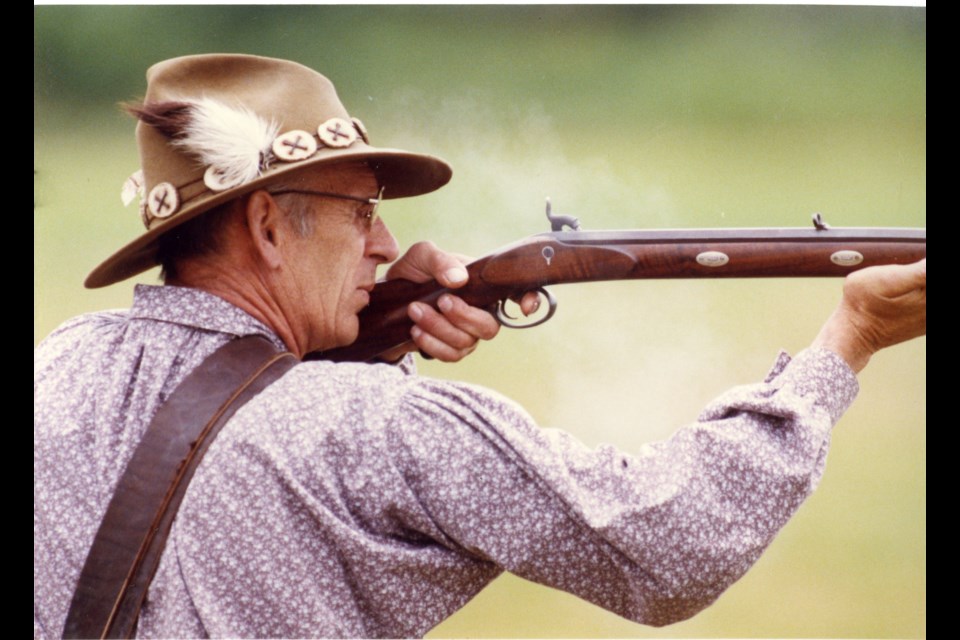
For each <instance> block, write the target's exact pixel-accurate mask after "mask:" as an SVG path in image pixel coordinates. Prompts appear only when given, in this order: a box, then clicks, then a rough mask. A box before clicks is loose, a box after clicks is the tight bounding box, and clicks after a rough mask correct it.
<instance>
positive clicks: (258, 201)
mask: <svg viewBox="0 0 960 640" xmlns="http://www.w3.org/2000/svg"><path fill="white" fill-rule="evenodd" d="M244 214H245V217H246V222H247V231H248V233H249V234H250V240H251V242H252V244H253V247H254V249H255V250H256V252H257V254H258V255H259V256H260V258H261V259H262V260H263V261H264V263H266V265H267V266H268V267H269V268H271V269H277V268H279V267H280V265H281V264H283V255H282V253H281V251H280V247H281V243H282V242H283V241H284V240H285V238H284V237H283V234H284V233H285V232H286V231H287V227H286V225H284V215H283V211H281V209H280V207H279V206H278V205H277V202H276V200H274V199H273V196H271V195H270V194H269V193H267V192H266V191H264V190H262V189H260V190H258V191H254V192H253V193H251V194H250V195H249V196H248V197H247V205H246V208H245V209H244Z"/></svg>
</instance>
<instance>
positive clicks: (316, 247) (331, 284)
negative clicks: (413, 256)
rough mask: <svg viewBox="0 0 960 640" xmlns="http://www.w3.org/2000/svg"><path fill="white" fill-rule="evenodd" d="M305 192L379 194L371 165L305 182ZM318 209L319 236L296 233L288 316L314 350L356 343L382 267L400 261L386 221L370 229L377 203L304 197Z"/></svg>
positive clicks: (288, 251)
mask: <svg viewBox="0 0 960 640" xmlns="http://www.w3.org/2000/svg"><path fill="white" fill-rule="evenodd" d="M298 186H302V188H304V189H310V190H316V191H323V192H328V193H336V194H342V195H349V196H357V197H361V198H374V197H376V196H377V190H378V188H379V187H378V185H377V181H376V179H375V177H374V175H373V172H371V171H370V169H369V168H367V167H366V166H365V165H343V166H335V167H331V168H330V169H328V170H325V171H324V173H323V175H322V176H315V177H309V178H306V179H305V180H304V182H303V183H302V185H298ZM297 197H299V198H305V199H306V203H305V204H306V206H308V207H312V209H313V215H314V220H313V233H312V234H309V235H308V236H307V237H300V236H298V235H295V234H291V235H292V242H290V243H289V244H288V245H287V246H286V249H285V250H286V254H287V255H286V260H285V262H286V264H287V265H288V266H289V271H288V273H287V278H286V279H285V281H286V287H285V292H286V295H285V296H284V297H285V298H286V300H285V301H284V302H285V305H286V306H288V307H290V310H289V311H288V313H291V314H292V315H294V317H296V318H297V321H296V324H298V325H299V326H300V327H301V329H304V330H305V333H306V335H307V341H308V342H307V345H306V346H307V348H308V350H311V351H313V350H317V349H330V348H333V347H337V346H344V345H348V344H350V343H352V342H353V341H354V340H356V337H357V331H358V328H359V323H358V321H357V314H358V313H359V312H360V310H361V309H363V308H364V307H365V306H367V304H368V303H369V301H370V296H369V292H370V290H371V289H372V288H373V285H374V282H375V280H376V270H377V265H379V264H383V263H386V262H392V261H393V260H396V258H397V255H398V253H399V249H398V246H397V241H396V239H395V238H394V237H393V235H392V234H391V233H390V231H389V230H388V229H387V227H386V225H385V224H384V223H383V221H382V220H377V221H375V222H374V224H373V226H370V225H369V223H368V221H367V219H366V218H367V216H368V215H369V213H370V211H371V208H372V205H370V204H367V203H363V202H356V201H351V200H344V199H339V198H332V197H328V196H316V195H298V196H297Z"/></svg>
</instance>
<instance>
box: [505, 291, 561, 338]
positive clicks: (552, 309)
mask: <svg viewBox="0 0 960 640" xmlns="http://www.w3.org/2000/svg"><path fill="white" fill-rule="evenodd" d="M535 292H536V294H537V295H538V296H539V297H541V298H546V300H547V305H548V308H547V313H546V314H545V315H544V316H543V317H542V318H539V319H537V320H534V321H533V322H529V323H527V324H523V323H520V322H516V320H517V318H514V317H513V316H511V315H510V314H509V313H507V312H506V310H505V309H504V305H505V301H504V300H500V301H498V302H497V309H496V313H495V314H494V317H495V318H496V319H497V322H499V323H500V325H501V326H504V327H509V328H510V329H529V328H530V327H536V326H539V325H541V324H543V323H544V322H546V321H547V320H549V319H550V318H552V317H553V314H554V313H556V311H557V299H556V298H554V297H553V294H552V293H550V292H549V291H547V290H546V289H544V288H543V287H540V288H539V289H536V290H535Z"/></svg>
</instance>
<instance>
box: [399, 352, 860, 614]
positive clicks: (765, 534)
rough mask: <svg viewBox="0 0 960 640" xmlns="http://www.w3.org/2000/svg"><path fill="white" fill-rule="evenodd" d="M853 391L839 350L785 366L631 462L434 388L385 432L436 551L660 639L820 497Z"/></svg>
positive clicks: (474, 395)
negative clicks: (543, 588)
mask: <svg viewBox="0 0 960 640" xmlns="http://www.w3.org/2000/svg"><path fill="white" fill-rule="evenodd" d="M857 390H858V387H857V382H856V378H855V376H854V374H853V372H852V371H851V370H850V369H849V367H847V365H846V363H844V362H843V360H842V359H841V358H839V357H838V356H836V355H835V354H833V353H831V352H829V351H825V350H807V351H804V352H801V353H800V354H799V355H798V356H797V357H796V358H795V359H793V360H791V359H790V358H789V357H787V356H786V354H781V356H780V358H779V359H778V361H777V363H776V364H775V366H774V368H773V370H772V371H771V372H770V374H769V375H768V376H767V378H766V380H764V381H763V382H762V383H759V384H755V385H749V386H744V387H738V388H735V389H732V390H731V391H729V392H727V393H725V394H723V395H722V396H721V397H719V398H717V399H716V400H715V401H714V402H712V403H711V404H710V405H709V406H708V407H707V408H706V409H705V410H704V411H703V412H702V414H701V415H700V417H699V419H698V420H697V422H695V423H694V424H692V425H689V426H687V427H685V428H682V429H680V430H679V431H678V432H676V433H675V434H674V436H673V437H671V438H670V439H669V440H666V441H663V442H659V443H655V444H650V445H645V446H644V447H642V448H641V450H640V451H637V452H635V453H632V454H628V453H624V452H621V451H619V450H617V449H616V448H614V447H612V446H607V445H602V446H599V447H597V448H588V447H586V446H585V445H583V444H582V443H580V442H579V441H577V440H576V439H575V438H573V437H572V436H570V435H569V434H567V433H565V432H562V431H558V430H552V429H541V428H539V427H537V426H536V425H535V424H534V422H533V420H532V419H531V418H530V417H529V415H527V414H526V413H525V412H524V411H523V410H522V409H521V408H520V407H518V406H516V405H515V404H513V403H511V402H510V401H508V400H506V399H504V398H501V397H499V396H495V395H491V392H490V391H488V390H485V389H479V388H476V387H471V386H468V385H461V384H454V383H447V382H440V381H430V380H422V382H421V383H420V384H418V385H417V386H416V387H415V388H414V389H413V390H412V391H411V392H409V393H407V394H406V395H405V398H404V402H403V410H402V411H401V412H400V413H401V417H399V418H397V420H395V422H394V423H393V424H392V425H391V427H390V428H391V429H392V430H393V432H394V433H393V436H394V442H397V443H400V444H399V447H398V450H397V452H396V453H395V455H396V456H397V460H398V462H399V463H400V467H401V468H402V469H404V475H405V481H406V483H407V485H408V486H409V487H410V489H411V490H412V491H413V492H414V493H415V494H416V496H417V500H418V501H419V503H420V506H421V508H422V510H423V512H424V513H426V514H428V519H429V526H426V527H424V528H426V529H429V531H427V533H428V534H429V535H431V536H432V537H433V538H434V539H435V540H438V541H440V542H441V543H442V544H444V545H446V546H448V547H450V548H452V549H456V550H458V551H460V552H462V553H465V554H469V555H471V556H473V557H476V558H479V559H483V560H487V561H490V562H493V563H495V564H496V565H498V566H499V567H501V568H503V569H505V570H508V571H511V572H513V573H515V574H517V575H520V576H522V577H524V578H527V579H530V580H533V581H535V582H539V583H542V584H546V585H549V586H552V587H556V588H559V589H563V590H565V591H568V592H571V593H573V594H576V595H578V596H580V597H582V598H584V599H586V600H589V601H591V602H593V603H595V604H597V605H599V606H602V607H604V608H606V609H608V610H611V611H613V612H615V613H617V614H619V615H622V616H624V617H626V618H629V619H631V620H634V621H636V622H641V623H645V624H650V625H657V626H659V625H664V624H669V623H673V622H677V621H679V620H682V619H685V618H688V617H690V616H692V615H694V614H695V613H697V612H698V611H700V610H702V609H703V608H704V607H706V606H708V605H709V604H711V603H712V602H713V601H714V600H715V599H716V598H717V597H718V596H719V595H720V594H721V593H722V592H723V591H724V590H725V589H726V588H727V587H728V586H730V585H731V584H732V583H733V582H735V581H736V580H737V579H738V578H739V577H740V576H742V575H743V574H744V572H746V571H747V569H748V568H749V567H750V566H751V565H752V564H753V563H754V562H755V561H756V560H757V558H758V557H759V556H760V554H761V553H762V551H763V550H764V549H765V548H766V547H767V545H769V544H770V542H771V541H772V539H773V538H774V536H775V535H776V533H777V532H778V531H779V530H780V528H781V527H783V525H784V524H785V523H786V521H787V520H788V519H789V518H790V516H791V515H792V514H793V513H794V512H795V511H796V510H797V508H798V507H799V506H800V504H801V503H802V502H803V500H804V499H805V498H806V497H807V496H808V495H809V494H810V493H811V492H812V491H813V489H814V488H815V487H816V485H817V483H818V482H819V480H820V477H821V475H822V473H823V468H824V463H825V459H826V454H827V448H828V445H829V441H830V432H831V429H832V427H833V425H834V424H835V422H836V421H837V420H838V419H839V417H840V415H841V414H842V413H843V412H844V411H845V410H846V408H847V407H848V406H849V404H850V403H851V402H852V401H853V399H854V397H855V396H856V393H857ZM420 526H421V527H422V526H423V522H420Z"/></svg>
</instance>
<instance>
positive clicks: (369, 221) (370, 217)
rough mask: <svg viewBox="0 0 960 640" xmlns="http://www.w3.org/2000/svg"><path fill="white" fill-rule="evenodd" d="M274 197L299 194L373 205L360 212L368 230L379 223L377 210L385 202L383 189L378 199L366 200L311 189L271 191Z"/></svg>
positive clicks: (381, 188) (378, 193)
mask: <svg viewBox="0 0 960 640" xmlns="http://www.w3.org/2000/svg"><path fill="white" fill-rule="evenodd" d="M269 193H270V195H272V196H282V195H283V194H285V193H299V194H300V195H305V196H320V197H322V198H336V199H338V200H352V201H353V202H362V203H364V204H372V205H373V207H371V208H370V209H367V210H364V211H363V212H358V215H359V216H360V217H361V219H362V221H363V225H364V226H365V227H366V228H367V229H372V228H373V225H374V224H376V222H377V209H379V208H380V202H381V201H382V200H383V187H380V190H379V191H377V197H376V198H364V197H362V196H351V195H347V194H345V193H328V192H326V191H313V190H311V189H280V190H278V191H270V192H269Z"/></svg>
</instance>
